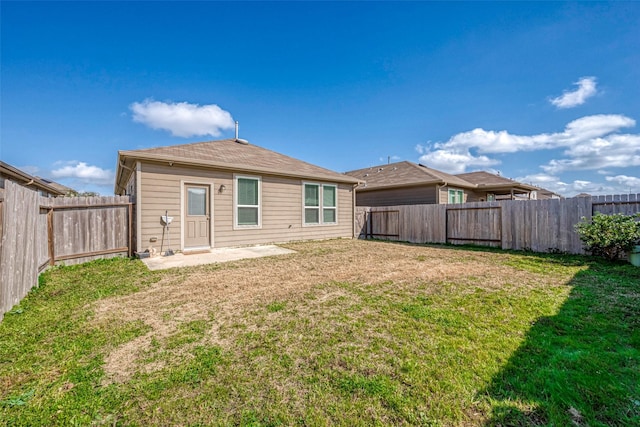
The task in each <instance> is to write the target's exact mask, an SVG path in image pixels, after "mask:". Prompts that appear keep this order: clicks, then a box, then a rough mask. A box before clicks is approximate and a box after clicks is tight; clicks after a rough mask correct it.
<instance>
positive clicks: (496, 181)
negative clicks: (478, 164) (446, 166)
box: [456, 171, 540, 191]
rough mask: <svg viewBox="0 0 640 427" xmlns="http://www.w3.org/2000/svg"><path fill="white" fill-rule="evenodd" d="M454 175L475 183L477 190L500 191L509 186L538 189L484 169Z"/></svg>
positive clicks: (529, 189) (526, 189) (521, 188)
mask: <svg viewBox="0 0 640 427" xmlns="http://www.w3.org/2000/svg"><path fill="white" fill-rule="evenodd" d="M456 176H457V177H459V178H462V179H464V180H465V181H468V182H470V183H472V184H475V185H477V186H478V187H477V188H478V190H483V191H500V190H508V189H511V188H516V189H520V190H525V191H535V190H539V189H540V188H538V187H535V186H533V185H529V184H523V183H521V182H518V181H514V180H513V179H509V178H505V177H503V176H500V175H496V174H493V173H489V172H485V171H480V172H469V173H460V174H457V175H456Z"/></svg>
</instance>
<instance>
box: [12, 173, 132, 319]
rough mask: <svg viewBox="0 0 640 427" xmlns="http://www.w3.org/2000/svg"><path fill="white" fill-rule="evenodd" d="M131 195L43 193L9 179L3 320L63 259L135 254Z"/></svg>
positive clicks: (78, 259)
mask: <svg viewBox="0 0 640 427" xmlns="http://www.w3.org/2000/svg"><path fill="white" fill-rule="evenodd" d="M131 225H132V203H131V202H130V199H129V197H128V196H124V197H123V196H111V197H73V198H67V197H59V198H46V197H41V196H39V195H38V193H36V192H35V191H33V190H30V189H27V188H25V187H22V186H20V185H18V184H15V183H13V182H11V181H9V180H6V181H5V189H4V190H3V191H0V320H1V319H2V316H3V315H4V313H6V312H7V311H9V310H10V309H11V307H13V306H14V305H15V304H17V303H18V302H19V301H20V300H21V299H22V298H23V297H24V296H25V295H26V294H27V293H28V292H29V290H30V289H31V288H32V287H33V286H35V285H36V284H37V281H38V275H39V274H40V273H41V272H42V271H43V270H44V269H45V268H46V267H47V266H49V265H54V264H56V263H59V262H64V263H65V264H77V263H81V262H85V261H89V260H92V259H96V258H104V257H105V256H115V255H119V254H121V255H131V248H132V245H131V240H132V227H131Z"/></svg>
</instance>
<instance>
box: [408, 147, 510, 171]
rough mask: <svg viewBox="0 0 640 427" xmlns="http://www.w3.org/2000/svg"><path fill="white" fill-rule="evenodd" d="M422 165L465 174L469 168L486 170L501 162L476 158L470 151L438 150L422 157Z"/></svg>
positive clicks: (483, 157)
mask: <svg viewBox="0 0 640 427" xmlns="http://www.w3.org/2000/svg"><path fill="white" fill-rule="evenodd" d="M420 163H424V164H425V165H427V166H429V167H432V168H434V169H440V170H443V171H446V172H449V173H454V174H455V173H463V172H465V170H466V168H467V167H480V168H486V167H488V166H493V165H497V164H499V163H500V161H499V160H495V159H490V158H489V157H487V156H474V155H473V154H471V153H470V152H469V150H460V151H457V150H456V151H453V150H436V151H431V152H428V153H425V154H423V155H422V156H420Z"/></svg>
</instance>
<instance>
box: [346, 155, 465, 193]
mask: <svg viewBox="0 0 640 427" xmlns="http://www.w3.org/2000/svg"><path fill="white" fill-rule="evenodd" d="M345 174H347V175H350V176H352V177H354V178H357V179H359V180H360V181H364V182H365V183H366V184H365V185H361V186H360V187H358V191H370V190H376V189H381V188H394V187H406V186H414V185H432V184H434V185H436V184H438V185H443V184H448V185H451V186H457V187H463V188H475V187H476V186H475V185H474V184H471V183H469V182H468V181H465V180H463V179H460V178H458V177H456V176H455V175H450V174H448V173H446V172H442V171H439V170H436V169H431V168H429V167H427V166H424V165H419V164H416V163H411V162H408V161H403V162H397V163H390V164H386V165H380V166H372V167H369V168H364V169H357V170H353V171H349V172H345Z"/></svg>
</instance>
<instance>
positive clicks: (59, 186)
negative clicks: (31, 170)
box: [36, 176, 76, 196]
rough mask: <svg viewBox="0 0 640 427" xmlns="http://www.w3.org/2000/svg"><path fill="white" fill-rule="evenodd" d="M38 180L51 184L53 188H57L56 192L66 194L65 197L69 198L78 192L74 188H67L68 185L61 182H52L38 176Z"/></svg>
mask: <svg viewBox="0 0 640 427" xmlns="http://www.w3.org/2000/svg"><path fill="white" fill-rule="evenodd" d="M36 178H38V179H40V180H41V181H43V182H44V183H46V184H49V185H50V186H51V187H53V188H55V189H56V190H58V191H61V192H62V194H64V195H65V196H68V195H70V194H73V193H75V192H76V190H74V189H73V188H71V187H67V186H66V185H63V184H60V183H59V182H55V181H51V180H50V179H47V178H42V177H41V176H38V177H36Z"/></svg>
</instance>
